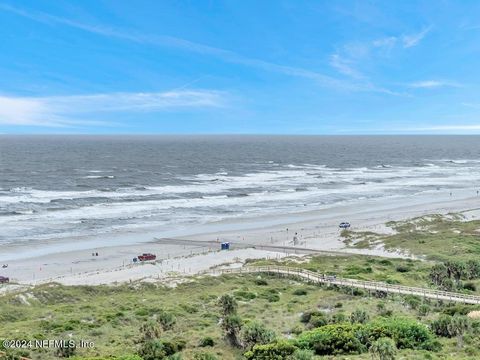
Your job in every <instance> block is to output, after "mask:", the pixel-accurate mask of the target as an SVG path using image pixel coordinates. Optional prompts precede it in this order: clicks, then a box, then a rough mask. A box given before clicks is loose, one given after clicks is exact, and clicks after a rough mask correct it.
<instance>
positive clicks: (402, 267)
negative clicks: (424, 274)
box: [395, 265, 410, 273]
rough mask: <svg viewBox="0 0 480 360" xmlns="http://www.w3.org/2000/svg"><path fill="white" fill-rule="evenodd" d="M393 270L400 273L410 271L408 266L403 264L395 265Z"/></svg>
mask: <svg viewBox="0 0 480 360" xmlns="http://www.w3.org/2000/svg"><path fill="white" fill-rule="evenodd" d="M395 270H396V271H397V272H400V273H406V272H409V271H410V268H409V267H408V266H405V265H397V267H396V268H395Z"/></svg>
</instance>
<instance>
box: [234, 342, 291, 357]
mask: <svg viewBox="0 0 480 360" xmlns="http://www.w3.org/2000/svg"><path fill="white" fill-rule="evenodd" d="M297 350H298V348H297V347H296V346H295V345H294V344H293V343H292V342H291V341H285V340H284V341H278V342H275V343H271V344H267V345H255V346H254V347H253V349H252V350H250V351H247V352H246V353H245V354H244V356H245V358H246V359H247V360H284V359H290V356H292V355H293V354H294V353H295V352H296V351H297Z"/></svg>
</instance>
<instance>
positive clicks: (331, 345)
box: [297, 324, 367, 355]
mask: <svg viewBox="0 0 480 360" xmlns="http://www.w3.org/2000/svg"><path fill="white" fill-rule="evenodd" d="M360 328H361V325H358V324H355V325H350V324H338V325H326V326H323V327H321V328H318V329H315V330H311V331H306V332H304V333H303V334H301V335H300V336H299V337H298V339H297V342H298V346H299V347H300V348H303V349H310V350H314V351H315V353H316V354H317V355H336V354H360V353H362V352H365V351H366V349H367V348H366V347H365V345H363V344H362V343H361V342H360V340H359V339H358V337H357V336H356V332H357V331H358V330H359V329H360Z"/></svg>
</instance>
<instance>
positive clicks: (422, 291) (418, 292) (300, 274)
mask: <svg viewBox="0 0 480 360" xmlns="http://www.w3.org/2000/svg"><path fill="white" fill-rule="evenodd" d="M209 273H210V274H249V273H267V274H277V275H280V276H288V277H293V278H297V279H301V280H305V281H307V282H310V283H315V284H327V285H337V286H346V287H353V288H358V289H364V290H370V291H382V292H385V293H387V294H402V295H415V296H421V297H424V298H428V299H434V300H443V301H452V302H459V303H464V304H480V296H476V295H467V294H460V293H456V292H449V291H441V290H434V289H427V288H420V287H411V286H402V285H391V284H387V283H384V282H377V281H363V280H354V279H344V278H338V277H334V276H324V275H322V274H319V273H316V272H313V271H309V270H305V269H300V268H293V267H286V266H246V267H241V268H237V269H215V270H210V271H209Z"/></svg>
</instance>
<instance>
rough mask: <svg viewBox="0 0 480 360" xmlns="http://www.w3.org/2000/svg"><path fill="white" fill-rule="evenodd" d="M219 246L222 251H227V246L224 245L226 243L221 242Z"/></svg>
mask: <svg viewBox="0 0 480 360" xmlns="http://www.w3.org/2000/svg"><path fill="white" fill-rule="evenodd" d="M221 246H222V250H226V249H227V244H226V243H224V242H223V243H222V244H221Z"/></svg>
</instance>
